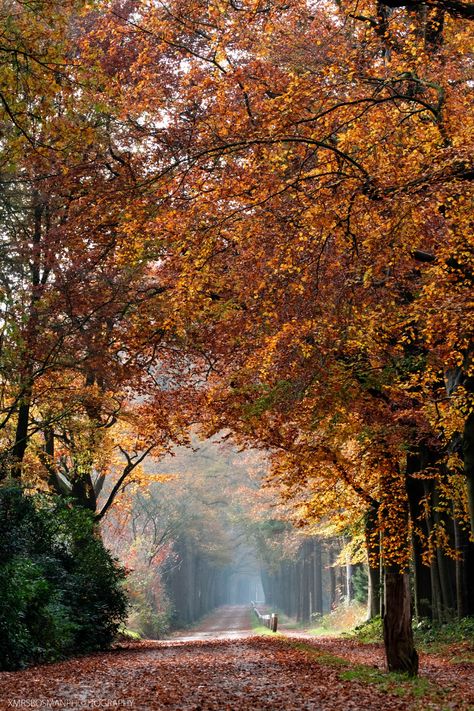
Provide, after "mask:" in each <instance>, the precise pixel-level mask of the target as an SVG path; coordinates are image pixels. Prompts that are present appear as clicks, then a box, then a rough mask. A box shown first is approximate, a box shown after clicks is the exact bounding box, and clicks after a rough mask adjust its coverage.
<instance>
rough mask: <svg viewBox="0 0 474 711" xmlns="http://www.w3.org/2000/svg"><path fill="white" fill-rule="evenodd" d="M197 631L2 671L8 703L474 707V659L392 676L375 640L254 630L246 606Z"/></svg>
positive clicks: (232, 709) (1, 690) (215, 710)
mask: <svg viewBox="0 0 474 711" xmlns="http://www.w3.org/2000/svg"><path fill="white" fill-rule="evenodd" d="M226 620H227V622H226ZM225 624H227V625H228V626H229V630H228V634H229V637H228V638H224V633H225V630H223V629H222V626H223V625H225ZM193 635H195V636H193ZM193 635H191V634H189V635H188V636H186V637H180V638H174V639H172V640H167V641H144V642H139V643H133V644H122V645H120V646H119V647H118V648H116V649H114V650H112V651H111V652H108V653H98V654H93V655H89V656H86V657H82V658H77V659H73V660H69V661H65V662H59V663H55V664H51V665H41V666H37V667H32V668H30V669H27V670H24V671H20V672H9V673H4V674H3V675H2V679H1V681H0V684H1V686H0V708H1V709H2V711H3V709H9V708H57V709H77V710H82V709H97V708H101V709H111V708H114V709H127V708H128V709H134V710H137V711H138V710H140V711H145V710H146V711H152V710H154V709H173V710H175V711H178V710H179V711H191V710H193V711H204V710H206V709H207V710H209V711H210V710H212V711H237V710H239V711H243V710H246V709H248V710H249V711H250V710H251V711H254V710H259V709H261V710H262V711H263V710H264V709H279V710H280V709H281V710H283V709H284V710H285V711H292V710H293V709H302V710H303V709H307V710H308V711H309V710H314V711H337V710H338V709H361V710H362V709H363V710H364V711H366V710H367V711H379V710H380V711H387V709H390V711H392V710H394V711H396V710H397V709H404V710H405V709H414V710H415V709H420V710H421V709H462V710H466V711H467V709H469V708H472V707H473V704H474V689H473V684H472V681H473V667H472V665H471V666H470V665H468V664H466V663H459V664H451V663H449V661H448V660H443V659H435V658H434V657H433V658H431V656H430V658H428V657H427V658H422V669H421V674H422V677H421V678H420V679H419V680H416V681H414V682H412V681H408V680H406V679H403V678H397V677H395V676H394V675H390V676H388V675H387V674H386V673H385V672H384V671H383V669H382V666H383V657H382V651H381V649H380V648H379V647H376V646H368V647H366V646H364V647H361V646H360V645H358V644H356V643H355V642H352V641H350V640H327V639H323V640H319V639H313V640H310V639H308V638H304V637H301V638H299V639H297V638H293V637H285V636H271V635H267V636H256V635H252V633H251V632H250V617H249V612H248V611H247V610H244V609H242V608H240V609H239V608H224V609H223V610H221V611H219V612H218V613H217V614H216V615H211V616H210V617H209V618H207V620H206V621H205V622H204V623H203V624H202V625H200V626H199V627H198V628H197V629H196V630H195V631H193ZM205 635H209V637H207V638H206V637H205Z"/></svg>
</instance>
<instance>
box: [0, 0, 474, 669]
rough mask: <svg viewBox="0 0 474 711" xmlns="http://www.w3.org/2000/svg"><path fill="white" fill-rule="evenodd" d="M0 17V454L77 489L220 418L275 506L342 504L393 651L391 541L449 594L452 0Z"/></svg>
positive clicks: (470, 508) (459, 62) (457, 13)
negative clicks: (257, 469)
mask: <svg viewBox="0 0 474 711" xmlns="http://www.w3.org/2000/svg"><path fill="white" fill-rule="evenodd" d="M2 16H3V18H4V20H5V28H6V29H5V36H4V41H3V43H2V47H1V49H0V52H1V54H2V59H3V61H2V64H1V70H0V88H1V97H0V101H1V106H0V111H1V117H0V120H1V123H2V127H3V138H2V144H1V181H2V194H1V210H2V233H1V237H2V247H1V249H2V259H3V264H4V269H3V271H2V284H1V288H2V298H3V303H4V305H3V307H2V341H1V373H2V391H1V412H2V420H1V422H0V430H1V437H2V460H3V462H4V464H5V465H4V467H3V469H2V470H3V471H10V473H11V474H12V475H13V476H14V477H15V478H16V479H20V480H22V481H23V482H25V483H27V482H34V483H35V485H37V486H42V487H45V488H46V487H51V488H53V489H55V490H57V491H58V493H59V494H60V495H63V494H67V495H70V496H72V497H73V499H74V500H75V501H76V503H77V504H78V505H80V506H83V507H84V506H85V507H87V508H89V509H90V510H92V511H96V512H97V515H98V516H99V517H100V516H101V515H103V514H104V513H106V511H107V509H108V507H109V505H110V504H111V503H112V500H113V498H114V496H115V494H116V493H117V491H118V490H119V489H120V487H121V485H122V484H124V483H125V482H126V480H127V478H128V477H130V475H132V473H133V472H134V471H135V470H136V468H137V465H138V463H139V461H140V460H141V459H142V458H143V457H144V456H145V455H146V453H148V452H152V451H155V452H160V451H164V450H166V448H167V447H169V445H170V442H171V441H172V440H178V441H179V440H180V439H181V440H183V439H185V436H186V435H185V431H186V427H187V425H189V423H190V422H196V421H201V422H202V423H204V426H205V430H206V432H208V433H212V432H216V431H218V430H220V429H222V428H226V429H227V430H228V431H231V432H232V433H233V435H234V437H235V438H236V439H237V440H238V441H240V442H241V443H242V444H245V445H246V444H251V445H252V446H257V447H262V448H265V449H266V450H268V451H269V452H271V454H272V476H273V481H274V484H275V485H276V486H278V487H279V488H280V490H281V492H282V493H283V495H284V496H285V497H287V498H288V499H292V500H294V501H295V502H296V504H297V507H298V515H299V516H300V519H301V520H302V521H304V522H310V523H314V522H316V521H319V520H326V519H327V518H330V519H331V520H332V522H333V525H341V526H343V525H355V522H360V521H362V520H364V522H365V532H366V544H367V549H368V553H369V560H370V573H371V581H372V588H373V589H379V586H378V577H377V576H378V575H379V571H380V568H381V566H380V560H382V562H383V571H384V589H385V605H384V632H385V643H386V650H387V659H388V665H389V668H390V669H399V670H405V671H408V672H409V673H411V674H415V673H416V671H417V655H416V652H415V650H414V646H413V638H412V632H411V604H410V590H409V579H408V569H409V566H410V561H411V560H412V559H413V566H414V570H415V581H416V590H417V593H416V594H417V601H418V602H417V606H418V611H419V612H420V613H422V612H428V613H430V614H431V615H433V616H434V617H436V618H438V619H439V618H442V617H443V616H444V615H446V614H447V612H448V611H449V610H452V609H454V610H455V611H456V612H457V614H458V615H465V614H468V613H469V612H472V609H470V606H471V605H472V600H473V599H474V596H473V595H472V584H473V542H472V529H473V516H474V505H473V504H474V486H473V461H474V455H473V452H474V414H473V407H472V400H473V383H474V379H473V372H472V368H473V365H472V340H473V333H472V323H473V321H472V318H470V316H472V311H471V306H470V300H469V299H470V294H471V291H472V279H473V266H472V242H471V241H470V231H469V228H470V221H471V219H472V214H471V211H470V205H469V198H470V196H471V191H472V187H471V184H472V175H473V173H472V166H471V162H470V161H471V158H472V117H471V116H470V112H469V110H468V109H469V106H470V98H469V91H470V89H471V71H472V66H471V60H470V57H469V54H468V52H467V48H468V46H469V40H470V21H471V18H472V6H471V5H470V4H468V3H465V2H463V1H462V0H456V1H454V0H433V1H431V0H429V1H428V2H426V3H418V2H413V1H412V2H410V3H406V4H404V3H402V2H401V0H400V1H398V0H390V2H387V3H375V2H372V0H363V1H362V2H358V3H357V4H354V3H352V2H349V1H346V0H343V1H342V2H337V3H332V2H329V1H328V2H327V3H324V4H317V5H313V4H312V3H308V2H302V1H301V0H290V2H288V3H285V4H284V5H279V4H278V3H273V2H266V1H262V0H248V2H245V1H244V2H230V3H217V2H216V3H214V2H196V0H193V1H192V2H191V1H190V0H173V2H171V3H170V4H169V5H166V6H158V5H155V4H150V3H145V2H140V0H114V1H112V2H105V1H104V2H101V0H96V2H94V3H92V4H91V3H85V2H81V0H67V1H66V2H64V1H63V2H42V1H41V0H37V1H35V2H33V3H31V2H28V3H27V2H22V1H21V0H6V1H5V2H4V3H3V4H2ZM119 469H120V471H119V474H118V479H116V482H115V486H113V487H112V488H111V489H110V493H111V499H110V501H108V502H106V505H105V508H104V507H103V508H102V509H101V510H100V511H97V494H98V490H99V489H100V486H101V485H102V482H103V480H104V477H105V476H107V474H108V473H109V472H115V474H116V475H117V471H118V470H119ZM452 571H454V579H453V577H452V574H451V573H452ZM454 582H455V585H454V584H453V583H454ZM426 600H428V605H426V603H425V602H424V601H426Z"/></svg>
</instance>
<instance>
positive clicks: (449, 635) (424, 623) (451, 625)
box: [413, 617, 474, 662]
mask: <svg viewBox="0 0 474 711" xmlns="http://www.w3.org/2000/svg"><path fill="white" fill-rule="evenodd" d="M413 632H414V636H415V642H416V645H417V647H419V648H420V649H421V650H422V651H430V652H441V653H444V652H445V651H447V650H448V648H449V647H452V646H456V647H463V646H466V649H464V650H463V652H462V654H461V656H462V657H463V660H464V658H466V661H471V662H472V661H473V660H472V653H473V652H474V642H473V640H474V617H463V618H462V619H460V620H451V621H450V622H446V623H444V624H442V625H440V624H433V623H431V622H430V621H429V620H425V619H423V620H420V621H418V622H415V624H414V628H413ZM468 658H469V659H468Z"/></svg>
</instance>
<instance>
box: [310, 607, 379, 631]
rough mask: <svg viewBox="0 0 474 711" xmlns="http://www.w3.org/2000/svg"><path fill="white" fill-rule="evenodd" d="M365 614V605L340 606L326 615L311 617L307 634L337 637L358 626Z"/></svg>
mask: <svg viewBox="0 0 474 711" xmlns="http://www.w3.org/2000/svg"><path fill="white" fill-rule="evenodd" d="M365 614H366V605H361V604H360V603H358V602H353V603H351V604H350V605H340V606H339V607H337V608H336V609H335V610H332V611H331V612H330V613H329V614H327V615H323V616H321V615H318V616H313V622H312V624H311V626H310V628H309V629H308V632H310V633H311V634H314V635H320V636H321V635H331V636H338V635H340V634H343V633H344V632H347V630H350V629H351V628H353V627H355V626H356V625H359V624H360V623H361V621H362V620H363V619H364V616H365Z"/></svg>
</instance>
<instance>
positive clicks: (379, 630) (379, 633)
mask: <svg viewBox="0 0 474 711" xmlns="http://www.w3.org/2000/svg"><path fill="white" fill-rule="evenodd" d="M348 636H349V637H355V638H356V639H357V641H358V642H362V643H364V644H373V643H376V642H382V640H383V627H382V618H381V617H379V616H377V617H373V618H372V619H371V620H367V622H363V623H362V624H361V625H357V627H355V628H354V629H353V630H352V631H351V632H350V633H348Z"/></svg>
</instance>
